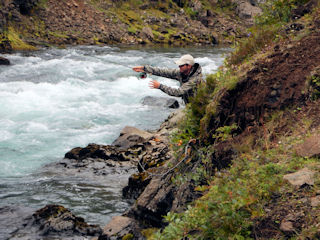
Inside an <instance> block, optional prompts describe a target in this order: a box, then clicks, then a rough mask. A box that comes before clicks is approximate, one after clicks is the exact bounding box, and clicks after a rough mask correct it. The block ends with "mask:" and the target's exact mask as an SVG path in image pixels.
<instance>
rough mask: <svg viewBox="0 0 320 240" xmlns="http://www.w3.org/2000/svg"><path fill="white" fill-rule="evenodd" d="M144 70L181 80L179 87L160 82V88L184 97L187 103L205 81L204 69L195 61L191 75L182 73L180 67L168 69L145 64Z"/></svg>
mask: <svg viewBox="0 0 320 240" xmlns="http://www.w3.org/2000/svg"><path fill="white" fill-rule="evenodd" d="M144 71H145V72H146V73H149V74H153V75H156V76H160V77H165V78H171V79H175V80H177V81H179V82H180V87H179V88H178V89H176V88H171V87H168V86H166V85H163V84H160V87H159V89H160V90H161V91H163V92H165V93H166V94H168V95H170V96H175V97H182V99H183V101H184V103H185V104H187V103H188V102H189V98H190V97H191V96H193V94H194V93H195V91H196V88H197V87H198V85H199V84H200V83H201V82H202V81H203V78H202V69H201V66H200V65H199V64H198V63H195V64H194V65H193V67H192V68H191V71H190V73H189V75H184V74H182V73H180V70H179V69H167V68H157V67H151V66H149V65H146V66H144Z"/></svg>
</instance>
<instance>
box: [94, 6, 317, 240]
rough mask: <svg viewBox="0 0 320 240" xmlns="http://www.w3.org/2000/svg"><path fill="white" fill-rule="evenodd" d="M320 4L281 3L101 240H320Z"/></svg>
mask: <svg viewBox="0 0 320 240" xmlns="http://www.w3.org/2000/svg"><path fill="white" fill-rule="evenodd" d="M319 7H320V6H319V2H318V1H304V2H295V4H291V3H289V2H283V1H274V2H273V3H272V4H271V6H270V9H269V10H270V11H268V9H267V10H266V12H265V13H264V15H263V16H261V18H260V19H258V20H257V21H258V23H257V25H256V26H253V27H252V28H250V29H249V31H250V32H251V35H250V36H249V37H248V39H244V40H242V41H241V42H240V43H239V46H238V48H237V49H236V51H235V52H234V53H232V55H231V56H230V57H229V58H228V59H227V61H226V63H225V65H224V66H223V67H221V69H220V70H219V71H218V72H217V73H216V74H214V75H211V76H208V77H207V82H206V84H205V85H204V86H202V87H200V88H199V90H198V93H197V96H196V97H195V98H194V99H193V101H192V102H191V104H190V105H188V106H187V107H186V110H185V117H184V120H182V121H181V122H180V123H178V125H179V127H178V129H176V130H173V132H171V140H170V143H171V147H172V149H173V151H174V153H173V154H172V155H171V156H174V157H172V158H170V159H169V160H167V161H166V162H163V161H164V160H163V159H165V156H162V155H161V159H159V161H158V162H157V161H156V159H152V161H151V160H150V161H148V160H147V159H145V158H143V159H142V160H141V163H140V164H142V166H144V168H141V167H140V168H139V167H138V169H139V173H137V174H134V175H133V176H132V177H131V178H130V179H129V186H128V187H127V188H126V189H125V191H124V193H125V196H126V197H131V198H134V199H136V201H135V202H134V204H133V206H132V208H131V209H129V210H128V211H127V212H126V213H124V214H123V216H121V217H116V218H114V219H113V220H112V221H111V222H110V223H109V224H108V225H107V226H106V227H105V229H104V233H103V234H102V236H100V238H99V239H108V237H111V238H112V237H115V239H143V238H144V237H145V238H148V239H166V240H167V239H319V238H320V228H319V219H320V211H319V207H320V202H319V199H320V198H319V194H320V192H319V190H320V163H319V156H320V155H319V154H320V141H319V133H320V121H319V120H318V116H319V114H320V112H319V111H320V107H319V106H320V105H319V103H320V100H319V90H320V89H319V76H320V72H319V69H320V57H319V56H320V44H319V43H320V32H319V27H320V25H319V24H320V21H319V20H320V19H319V16H320V14H319V13H320V8H319ZM169 122H170V120H169ZM169 125H170V124H169ZM165 126H166V125H164V126H163V127H165ZM165 128H166V127H165ZM161 131H162V130H160V132H159V133H158V134H160V136H161ZM153 141H154V140H153ZM162 141H163V140H162V139H161V138H158V139H157V142H159V143H158V144H162ZM149 144H151V145H154V143H152V142H149ZM146 146H147V145H146ZM154 152H155V151H154ZM163 153H165V152H163ZM159 166H161V167H159ZM163 216H164V217H163ZM116 236H117V237H116Z"/></svg>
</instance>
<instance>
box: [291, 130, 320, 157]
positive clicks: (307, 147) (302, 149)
mask: <svg viewBox="0 0 320 240" xmlns="http://www.w3.org/2000/svg"><path fill="white" fill-rule="evenodd" d="M295 149H296V153H297V154H298V155H299V156H301V157H318V156H320V135H319V134H316V135H313V136H311V137H309V138H307V139H306V140H305V141H304V142H303V143H302V144H300V145H298V146H296V148H295Z"/></svg>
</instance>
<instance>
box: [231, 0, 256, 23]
mask: <svg viewBox="0 0 320 240" xmlns="http://www.w3.org/2000/svg"><path fill="white" fill-rule="evenodd" d="M236 13H237V14H238V16H239V17H240V18H242V19H253V18H254V17H255V16H257V15H259V14H261V13H262V10H261V8H259V7H256V6H253V5H251V3H250V2H247V1H241V2H240V3H239V4H238V5H237V8H236Z"/></svg>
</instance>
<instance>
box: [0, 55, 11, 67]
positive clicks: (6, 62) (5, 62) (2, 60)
mask: <svg viewBox="0 0 320 240" xmlns="http://www.w3.org/2000/svg"><path fill="white" fill-rule="evenodd" d="M0 65H10V61H9V60H8V59H6V58H3V57H0Z"/></svg>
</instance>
